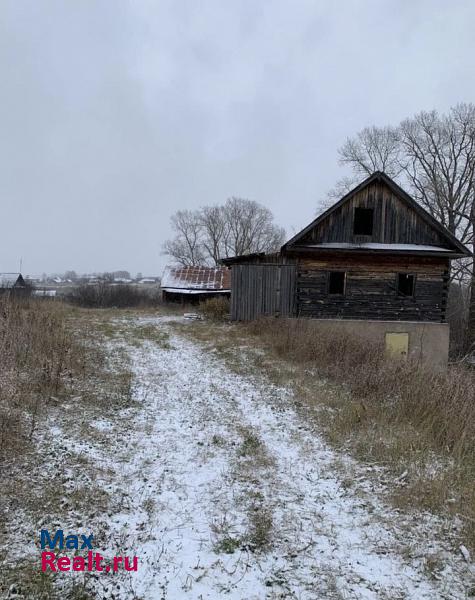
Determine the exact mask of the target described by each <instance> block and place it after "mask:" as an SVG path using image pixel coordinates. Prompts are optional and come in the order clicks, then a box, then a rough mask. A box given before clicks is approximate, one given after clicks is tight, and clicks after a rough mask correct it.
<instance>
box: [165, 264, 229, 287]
mask: <svg viewBox="0 0 475 600" xmlns="http://www.w3.org/2000/svg"><path fill="white" fill-rule="evenodd" d="M162 289H165V290H196V291H203V292H219V291H221V292H227V291H229V290H230V289H231V273H230V271H229V269H227V268H226V267H165V270H164V272H163V275H162Z"/></svg>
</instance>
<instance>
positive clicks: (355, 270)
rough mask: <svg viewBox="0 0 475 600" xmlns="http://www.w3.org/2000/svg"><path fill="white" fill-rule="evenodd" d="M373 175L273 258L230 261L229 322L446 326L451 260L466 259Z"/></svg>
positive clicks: (383, 178) (442, 231)
mask: <svg viewBox="0 0 475 600" xmlns="http://www.w3.org/2000/svg"><path fill="white" fill-rule="evenodd" d="M469 254H470V252H469V250H468V249H467V248H466V247H465V246H464V245H463V244H461V243H460V242H459V241H458V240H457V239H456V238H455V237H454V236H453V235H452V234H451V233H450V232H449V231H448V230H447V229H446V228H445V227H444V226H443V225H442V224H440V223H438V222H437V221H436V220H435V219H434V218H433V217H432V216H431V215H430V214H429V213H428V212H427V211H425V210H424V209H423V208H422V207H421V206H420V205H419V204H417V202H415V200H414V199H413V198H411V197H410V196H409V195H408V194H407V193H406V192H405V191H404V190H402V189H401V188H400V187H399V186H398V185H397V184H396V183H395V182H394V181H393V180H392V179H390V178H389V177H388V176H387V175H386V174H384V173H381V172H376V173H374V174H373V175H371V176H370V177H368V178H367V179H366V180H365V181H363V182H362V183H361V184H360V185H358V186H357V187H356V188H354V189H353V190H352V191H351V192H349V193H348V194H346V195H345V196H344V197H343V198H342V199H341V200H340V201H339V202H337V203H336V204H334V205H333V206H332V207H331V208H330V209H328V210H327V211H325V212H324V213H323V214H322V215H320V216H319V217H317V218H316V219H315V220H314V221H312V223H310V224H309V225H308V226H307V227H305V228H304V229H302V231H300V232H299V233H297V235H295V236H294V237H292V239H290V240H289V241H288V242H287V243H285V244H284V246H282V248H281V250H280V252H278V253H276V254H272V255H270V254H254V255H247V256H240V257H231V258H227V259H224V260H223V261H222V262H223V263H224V264H225V265H227V266H229V267H231V271H232V278H231V318H232V319H234V320H249V319H254V318H257V317H259V316H260V315H275V316H279V315H282V316H299V317H311V318H316V319H357V320H380V321H423V322H438V323H443V322H445V311H446V304H447V292H448V284H449V272H450V261H451V260H452V259H454V258H460V257H464V256H467V255H469Z"/></svg>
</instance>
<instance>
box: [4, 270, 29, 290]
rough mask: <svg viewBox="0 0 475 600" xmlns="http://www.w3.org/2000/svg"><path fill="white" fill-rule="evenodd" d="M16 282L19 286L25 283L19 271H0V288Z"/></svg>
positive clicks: (10, 286)
mask: <svg viewBox="0 0 475 600" xmlns="http://www.w3.org/2000/svg"><path fill="white" fill-rule="evenodd" d="M17 284H18V286H19V287H20V286H21V287H24V286H25V285H26V284H25V280H24V279H23V277H22V275H21V273H0V288H12V287H15V286H16V285H17Z"/></svg>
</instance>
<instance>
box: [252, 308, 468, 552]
mask: <svg viewBox="0 0 475 600" xmlns="http://www.w3.org/2000/svg"><path fill="white" fill-rule="evenodd" d="M245 330H246V331H247V332H248V333H249V334H251V335H252V336H255V339H258V340H259V345H263V346H264V347H266V348H267V350H268V351H269V352H270V353H271V354H272V355H273V356H274V358H278V359H282V360H285V361H286V362H287V363H290V364H291V365H294V366H298V367H299V368H300V370H301V373H303V379H301V381H300V385H299V391H300V392H301V395H300V399H302V398H303V400H304V402H305V404H306V405H307V406H308V405H312V404H314V403H319V404H323V405H324V406H325V407H326V410H324V411H319V412H317V413H315V414H318V420H319V424H320V426H321V427H322V428H323V429H324V431H325V433H326V435H327V437H328V438H329V439H330V440H331V441H332V442H333V443H334V444H337V445H340V446H342V447H344V448H345V449H347V450H349V451H350V452H352V453H353V454H354V455H356V456H357V457H358V458H360V459H363V460H367V461H371V462H376V463H379V464H383V465H385V466H386V467H388V468H389V469H390V471H391V472H393V473H394V475H397V474H401V473H403V472H404V471H407V475H405V476H404V478H403V479H402V480H401V481H399V482H398V483H397V485H396V486H395V487H394V489H393V494H392V499H393V501H394V502H395V503H396V504H397V505H399V506H402V507H411V506H419V507H421V508H425V509H430V510H433V511H440V512H443V513H455V514H457V515H458V516H459V517H461V519H462V520H463V522H464V524H465V528H464V535H465V538H464V539H465V542H466V543H469V544H470V545H471V546H472V547H475V486H474V485H473V481H474V480H475V443H474V440H475V373H474V372H473V371H470V370H468V369H467V368H462V367H456V366H451V367H449V369H448V370H447V371H446V372H440V371H439V372H437V371H433V370H430V369H429V368H423V367H421V366H419V365H417V364H414V363H411V362H399V361H394V360H388V359H387V358H386V356H385V354H384V352H383V349H382V348H378V347H375V346H374V345H370V344H367V343H365V340H364V339H359V340H358V339H354V338H349V337H347V336H344V335H341V334H337V333H336V332H335V333H333V334H326V335H322V334H321V333H318V335H317V333H316V330H315V328H314V324H312V322H311V321H306V320H298V319H294V320H279V322H278V323H276V321H275V320H273V319H268V320H262V321H259V322H254V323H250V324H248V325H246V326H245ZM312 373H313V374H314V375H313V376H312V375H311V374H312ZM315 375H316V376H315ZM322 376H323V377H325V378H327V379H328V380H329V381H330V382H331V383H332V384H336V385H337V386H338V393H329V394H326V393H325V392H324V391H322V388H321V385H320V386H317V385H315V384H316V383H318V382H321V378H322ZM333 392H334V390H333Z"/></svg>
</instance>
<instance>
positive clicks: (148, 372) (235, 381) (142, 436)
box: [55, 317, 470, 600]
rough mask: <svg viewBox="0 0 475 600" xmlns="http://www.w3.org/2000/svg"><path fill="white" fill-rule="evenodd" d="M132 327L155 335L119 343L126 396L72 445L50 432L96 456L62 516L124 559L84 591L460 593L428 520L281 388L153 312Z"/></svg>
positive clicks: (239, 597) (239, 596)
mask: <svg viewBox="0 0 475 600" xmlns="http://www.w3.org/2000/svg"><path fill="white" fill-rule="evenodd" d="M137 324H139V325H144V324H146V325H153V326H155V327H157V328H159V329H160V330H161V331H166V332H168V333H169V334H170V338H169V344H157V343H155V342H153V341H144V342H143V343H142V344H141V345H126V349H127V352H128V353H129V355H130V359H131V368H132V370H133V373H134V377H135V382H134V395H135V398H136V400H137V402H136V403H135V404H134V405H133V406H131V407H130V408H127V409H125V410H123V411H119V412H117V413H114V414H113V415H109V416H104V418H102V419H100V420H96V421H95V422H94V423H92V424H90V430H89V431H90V433H91V435H86V436H85V437H84V439H83V440H82V441H81V440H79V439H75V438H74V437H71V436H69V437H68V438H67V440H66V438H63V443H66V444H67V451H68V452H76V453H80V454H81V456H82V457H83V458H84V459H85V460H89V461H92V462H94V463H95V464H96V465H98V467H99V466H100V469H99V471H98V475H97V478H96V480H95V481H90V482H89V485H90V486H95V487H96V488H98V489H102V490H103V491H104V492H105V495H106V497H107V498H108V499H109V500H108V504H107V505H106V506H105V507H102V508H101V507H99V508H98V509H97V510H94V509H91V510H90V512H89V514H88V515H77V514H75V515H74V516H71V522H70V523H62V526H63V527H64V528H68V527H69V528H71V527H73V526H74V520H76V521H77V522H79V523H80V524H81V526H83V529H84V530H85V531H88V532H93V533H94V534H95V537H98V538H100V539H101V548H102V547H103V548H104V552H103V553H104V554H105V555H106V556H113V555H120V554H123V555H127V556H134V555H135V556H137V557H138V559H139V567H138V571H137V572H136V573H129V574H125V573H123V572H121V573H119V574H116V575H112V574H104V573H101V574H97V575H96V577H95V580H93V581H95V583H94V585H93V587H94V590H95V594H96V596H97V597H98V598H112V597H115V598H120V599H122V598H124V599H131V598H143V599H146V600H148V599H150V600H155V599H157V600H159V599H167V600H178V599H186V598H190V599H215V598H216V599H217V598H229V599H236V600H251V599H265V598H269V599H272V598H296V599H302V600H303V599H308V600H310V599H312V600H318V599H326V598H330V599H332V598H342V599H360V598H361V599H368V600H369V599H374V600H379V599H387V600H396V599H401V600H402V599H414V600H419V599H425V598H431V599H434V598H451V599H457V600H458V599H461V598H465V597H467V598H468V597H469V596H468V594H469V587H470V583H469V579H470V565H467V564H466V562H464V560H463V558H462V557H461V556H459V555H458V554H457V551H456V550H453V549H452V550H451V549H449V544H448V543H447V544H444V542H443V541H436V540H435V539H434V536H433V534H432V533H433V532H432V530H431V523H435V519H432V518H431V517H430V516H427V515H426V516H424V517H422V516H415V517H409V516H403V515H402V514H399V513H397V512H396V511H394V510H392V509H390V508H388V507H387V506H385V505H384V504H383V503H382V502H381V501H380V500H378V498H377V494H376V493H375V491H374V485H373V484H372V483H371V481H370V479H369V478H367V477H366V475H365V473H366V470H365V468H364V466H361V465H358V464H356V463H355V462H353V461H352V460H350V459H349V458H348V457H345V456H342V455H341V454H339V453H337V452H335V451H333V450H331V449H330V448H329V447H328V446H327V445H326V444H325V443H324V442H323V441H322V439H321V438H320V437H319V436H318V432H316V431H315V430H314V426H313V425H312V423H310V422H306V421H305V420H303V419H302V417H301V416H299V415H298V414H297V413H296V412H295V411H294V409H293V408H292V406H293V403H292V402H291V399H292V398H291V392H290V391H289V390H286V389H283V388H278V387H275V386H273V385H271V384H269V383H268V382H266V380H265V377H264V376H262V377H258V376H256V377H253V376H249V375H244V374H239V373H235V372H233V371H230V369H229V368H228V367H227V366H226V364H225V363H224V362H223V361H222V360H221V359H220V358H219V357H216V356H215V355H213V354H212V353H210V352H209V351H206V350H205V349H204V348H203V347H202V346H200V345H199V344H198V343H195V342H193V341H190V339H188V338H187V337H183V336H181V335H178V334H177V333H175V330H174V328H173V327H172V326H171V325H170V321H169V319H167V318H160V317H157V318H151V317H142V318H137V319H136V321H135V322H133V323H131V324H130V325H129V326H130V327H132V328H133V327H134V325H137ZM112 343H113V344H118V345H121V346H124V344H125V342H124V341H123V340H119V339H117V340H115V341H114V342H112ZM55 427H56V428H57V432H58V431H59V430H60V428H61V423H60V422H59V421H57V422H56V424H55ZM57 432H56V433H57ZM94 433H96V434H97V435H92V434H94ZM56 437H57V438H58V436H56ZM96 439H97V440H100V443H98V442H97V443H96V442H95V440H96ZM75 477H76V475H73V479H74V480H75ZM66 501H67V496H66ZM411 519H412V521H411ZM76 529H77V527H76ZM434 556H437V568H435V567H434V565H432V568H431V564H432V563H430V557H434ZM69 576H70V574H64V575H62V577H63V578H67V577H69ZM89 581H91V580H89Z"/></svg>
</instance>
